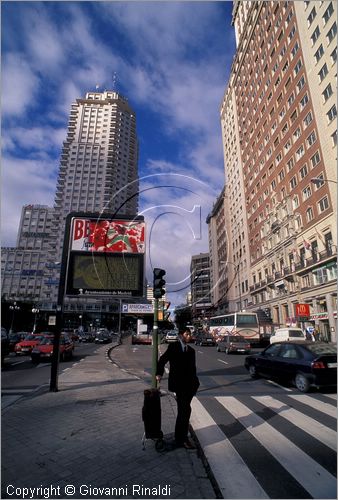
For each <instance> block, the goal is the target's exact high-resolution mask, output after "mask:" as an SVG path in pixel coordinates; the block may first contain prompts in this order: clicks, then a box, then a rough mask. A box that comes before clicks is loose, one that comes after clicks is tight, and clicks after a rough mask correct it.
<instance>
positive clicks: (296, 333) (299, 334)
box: [289, 330, 304, 338]
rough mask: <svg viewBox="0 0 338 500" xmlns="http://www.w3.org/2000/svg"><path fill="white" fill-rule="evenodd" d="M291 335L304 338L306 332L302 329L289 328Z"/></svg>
mask: <svg viewBox="0 0 338 500" xmlns="http://www.w3.org/2000/svg"><path fill="white" fill-rule="evenodd" d="M289 336H290V337H301V338H304V333H303V332H301V331H300V330H289Z"/></svg>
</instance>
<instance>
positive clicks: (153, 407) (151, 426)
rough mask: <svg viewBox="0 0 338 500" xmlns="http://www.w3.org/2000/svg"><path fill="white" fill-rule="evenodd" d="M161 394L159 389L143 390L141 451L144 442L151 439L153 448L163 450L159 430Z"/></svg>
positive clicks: (161, 435)
mask: <svg viewBox="0 0 338 500" xmlns="http://www.w3.org/2000/svg"><path fill="white" fill-rule="evenodd" d="M160 397H161V393H160V391H159V389H145V391H144V402H143V408H142V420H143V423H144V434H143V439H142V443H143V449H145V440H146V439H153V440H154V441H155V448H156V450H158V451H161V450H162V448H164V441H163V432H162V430H161V399H160Z"/></svg>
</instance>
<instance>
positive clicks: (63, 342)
mask: <svg viewBox="0 0 338 500" xmlns="http://www.w3.org/2000/svg"><path fill="white" fill-rule="evenodd" d="M53 344H54V336H53V337H52V336H46V337H44V338H43V339H41V342H40V344H38V345H36V346H35V347H33V349H32V352H31V359H32V362H33V363H36V364H37V363H40V361H43V360H46V361H50V360H51V358H52V355H53ZM59 350H60V361H65V360H66V359H71V358H72V357H73V351H74V342H73V341H72V339H71V338H70V337H68V336H66V335H61V337H60V349H59Z"/></svg>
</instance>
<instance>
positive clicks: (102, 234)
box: [71, 218, 144, 253]
mask: <svg viewBox="0 0 338 500" xmlns="http://www.w3.org/2000/svg"><path fill="white" fill-rule="evenodd" d="M71 250H80V251H90V252H117V253H121V252H128V253H144V222H143V221H138V220H132V221H126V220H119V219H116V220H90V219H83V218H74V220H73V227H72V240H71Z"/></svg>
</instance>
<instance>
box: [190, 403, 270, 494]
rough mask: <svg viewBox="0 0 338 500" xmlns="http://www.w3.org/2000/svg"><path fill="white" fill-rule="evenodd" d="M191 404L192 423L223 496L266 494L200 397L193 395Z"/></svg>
mask: <svg viewBox="0 0 338 500" xmlns="http://www.w3.org/2000/svg"><path fill="white" fill-rule="evenodd" d="M191 406H192V409H193V411H192V415H191V419H190V421H191V424H192V427H193V429H194V432H195V433H196V435H197V437H198V441H199V442H200V444H201V446H202V448H203V452H204V454H205V456H206V459H207V461H208V464H209V465H210V467H211V470H212V472H213V475H214V476H215V479H216V481H217V484H218V486H219V488H220V490H221V492H222V496H223V498H269V496H268V495H267V494H266V492H265V491H264V490H263V488H262V487H261V485H260V484H259V483H258V481H257V479H256V478H255V477H254V475H253V474H252V472H251V471H250V469H249V468H248V467H247V466H246V464H245V462H244V461H243V459H242V458H241V456H240V454H239V453H238V452H237V450H236V449H235V448H234V447H233V446H232V444H231V442H230V441H229V439H228V438H226V437H225V435H224V434H223V432H222V431H221V429H220V428H219V427H218V425H217V424H216V422H215V421H214V420H213V418H212V417H211V416H210V415H209V413H208V412H207V410H206V409H205V408H204V406H203V405H202V404H201V403H200V401H199V400H198V399H197V398H193V400H192V403H191ZM225 470H226V473H224V471H225Z"/></svg>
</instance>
